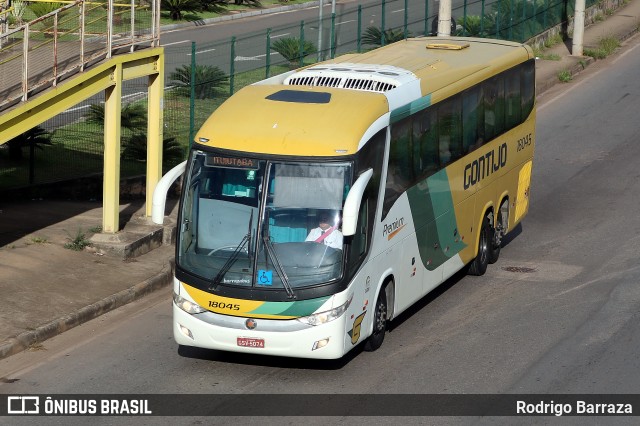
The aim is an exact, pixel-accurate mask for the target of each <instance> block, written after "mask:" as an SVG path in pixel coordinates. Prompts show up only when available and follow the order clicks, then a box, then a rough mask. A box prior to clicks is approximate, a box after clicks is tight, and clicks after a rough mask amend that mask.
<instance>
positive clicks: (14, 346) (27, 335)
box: [0, 259, 175, 359]
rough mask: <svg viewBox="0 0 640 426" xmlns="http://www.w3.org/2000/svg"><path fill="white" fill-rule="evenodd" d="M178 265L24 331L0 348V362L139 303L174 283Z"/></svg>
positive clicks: (173, 264) (0, 345)
mask: <svg viewBox="0 0 640 426" xmlns="http://www.w3.org/2000/svg"><path fill="white" fill-rule="evenodd" d="M174 271H175V261H174V260H173V259H171V260H169V261H168V268H166V270H164V271H162V272H160V273H159V274H157V275H155V276H153V277H151V278H148V279H146V280H144V281H142V282H141V283H138V284H136V285H134V286H131V287H129V288H127V289H124V290H122V291H120V292H118V293H116V294H113V295H111V296H107V297H105V298H104V299H102V300H100V301H98V302H95V303H92V304H91V305H89V306H85V307H83V308H81V309H78V310H77V311H75V312H73V313H71V314H69V315H66V316H64V317H61V318H58V319H56V320H53V321H51V322H49V323H47V324H44V325H41V326H39V327H37V328H36V329H34V330H29V331H25V332H24V333H21V334H19V335H18V336H15V337H11V338H9V339H8V340H7V341H5V342H2V343H1V344H0V359H4V358H7V357H9V356H11V355H15V354H17V353H19V352H22V351H24V350H26V349H28V348H29V347H31V346H33V345H36V344H38V343H42V342H44V341H45V340H47V339H50V338H52V337H54V336H57V335H59V334H61V333H63V332H65V331H68V330H70V329H72V328H74V327H76V326H78V325H81V324H84V323H86V322H87V321H90V320H92V319H94V318H97V317H99V316H100V315H103V314H105V313H107V312H109V311H112V310H114V309H116V308H119V307H121V306H124V305H126V304H128V303H131V302H133V301H134V300H137V299H140V298H141V297H143V296H146V295H147V294H149V293H152V292H154V291H156V290H159V289H161V288H164V287H166V286H168V285H169V284H170V283H172V282H173V275H174Z"/></svg>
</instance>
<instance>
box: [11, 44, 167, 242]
mask: <svg viewBox="0 0 640 426" xmlns="http://www.w3.org/2000/svg"><path fill="white" fill-rule="evenodd" d="M141 77H148V78H149V84H148V95H149V102H148V111H147V117H148V118H147V120H148V122H147V131H148V133H147V200H146V202H147V208H146V214H147V216H150V215H151V204H152V202H151V201H152V200H151V197H152V195H153V190H154V189H155V187H156V184H157V183H158V181H159V180H160V175H161V173H162V127H163V125H162V99H163V91H164V49H163V48H161V47H159V48H153V49H147V50H141V51H138V52H135V53H129V54H124V55H118V56H114V57H112V58H110V59H109V60H107V61H105V62H104V63H102V64H100V65H97V66H95V67H94V68H92V69H90V70H88V71H85V72H83V73H81V74H79V75H78V76H77V77H74V78H71V79H69V80H67V81H65V82H64V83H61V84H58V85H57V86H56V87H54V88H52V89H51V90H49V91H47V92H46V93H44V94H42V95H40V96H37V97H34V98H33V99H30V100H29V101H28V102H25V103H23V104H21V105H19V106H18V107H16V108H14V109H12V110H11V111H9V112H6V113H4V114H2V115H1V116H0V144H3V143H5V142H7V141H9V140H11V139H12V138H14V137H15V136H17V135H20V134H22V133H24V132H25V131H27V130H29V129H31V128H33V127H35V126H37V125H39V124H41V123H43V122H44V121H46V120H49V119H50V118H53V117H55V116H56V115H58V114H60V113H62V112H64V111H66V110H67V109H68V108H71V107H73V106H74V105H77V104H78V103H80V102H82V101H83V100H85V99H87V98H89V97H91V96H93V95H95V94H97V93H99V92H100V91H102V90H104V91H105V117H104V129H105V132H104V188H103V197H104V198H103V217H102V232H105V233H115V232H117V231H118V229H119V220H118V217H119V213H120V212H119V205H120V113H121V102H122V82H123V81H125V80H131V79H135V78H141Z"/></svg>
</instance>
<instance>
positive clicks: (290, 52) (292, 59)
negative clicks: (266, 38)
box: [271, 37, 317, 69]
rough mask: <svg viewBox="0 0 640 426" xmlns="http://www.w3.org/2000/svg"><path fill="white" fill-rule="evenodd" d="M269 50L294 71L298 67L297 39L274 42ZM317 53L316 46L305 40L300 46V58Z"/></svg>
mask: <svg viewBox="0 0 640 426" xmlns="http://www.w3.org/2000/svg"><path fill="white" fill-rule="evenodd" d="M271 50H275V51H276V52H278V53H279V54H280V55H282V57H283V58H285V59H286V60H287V61H288V62H289V68H291V69H295V68H297V67H298V65H300V59H301V57H300V39H299V38H297V37H286V38H281V39H278V40H276V41H275V42H274V43H273V44H272V45H271ZM315 52H317V50H316V46H315V45H314V44H313V43H312V42H310V41H307V40H305V41H304V43H303V46H302V58H304V57H305V56H308V55H311V54H313V53H315Z"/></svg>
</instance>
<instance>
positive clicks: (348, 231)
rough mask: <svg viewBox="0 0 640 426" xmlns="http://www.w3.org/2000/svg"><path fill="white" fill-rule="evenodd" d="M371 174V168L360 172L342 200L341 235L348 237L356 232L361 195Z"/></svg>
mask: <svg viewBox="0 0 640 426" xmlns="http://www.w3.org/2000/svg"><path fill="white" fill-rule="evenodd" d="M371 176H373V169H369V170H367V171H366V172H364V173H362V174H361V175H360V177H358V179H357V180H356V181H355V183H354V184H353V185H352V186H351V190H349V194H347V199H346V200H345V201H344V208H343V209H342V235H344V236H347V237H348V236H350V235H354V234H355V233H356V226H357V224H358V212H359V211H360V204H361V203H362V195H363V194H364V190H365V189H366V188H367V184H368V183H369V180H371Z"/></svg>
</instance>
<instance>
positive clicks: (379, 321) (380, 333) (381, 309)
mask: <svg viewBox="0 0 640 426" xmlns="http://www.w3.org/2000/svg"><path fill="white" fill-rule="evenodd" d="M386 331H387V291H386V287H383V288H382V289H380V294H379V295H378V300H377V301H376V307H375V309H374V311H373V333H372V334H371V336H369V338H368V339H367V340H366V342H365V343H364V350H365V351H367V352H373V351H375V350H376V349H378V348H379V347H380V346H382V342H383V341H384V334H385V332H386Z"/></svg>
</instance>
